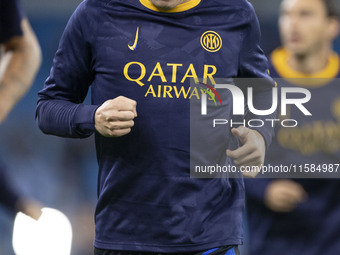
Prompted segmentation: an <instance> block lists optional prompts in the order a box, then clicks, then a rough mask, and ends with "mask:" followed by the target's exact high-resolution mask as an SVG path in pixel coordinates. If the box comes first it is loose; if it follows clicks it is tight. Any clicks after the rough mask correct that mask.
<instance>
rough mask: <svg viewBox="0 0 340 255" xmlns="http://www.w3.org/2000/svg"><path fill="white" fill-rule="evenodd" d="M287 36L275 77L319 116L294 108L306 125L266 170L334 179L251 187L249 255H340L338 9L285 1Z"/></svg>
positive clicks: (280, 137) (287, 133)
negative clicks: (305, 97) (306, 97)
mask: <svg viewBox="0 0 340 255" xmlns="http://www.w3.org/2000/svg"><path fill="white" fill-rule="evenodd" d="M279 29H280V35H281V39H282V44H283V47H281V48H278V49H276V50H275V51H274V52H273V53H272V55H271V63H272V68H271V74H272V75H273V77H278V78H283V79H284V81H282V82H281V85H282V86H285V87H288V86H291V87H304V88H306V89H308V90H309V91H310V92H311V100H310V101H309V102H308V104H307V105H306V107H307V108H308V110H309V111H310V112H311V114H312V116H302V114H301V112H299V109H297V108H294V107H290V109H289V111H288V112H289V113H288V114H289V115H288V118H292V119H296V120H298V122H299V124H298V126H297V127H295V128H283V127H278V128H277V130H276V139H274V140H273V143H272V144H271V145H270V147H269V150H268V153H267V155H266V160H265V164H270V165H272V166H273V165H288V166H289V165H291V164H292V165H296V166H298V167H299V166H302V168H305V167H306V169H308V168H310V166H311V167H312V166H313V165H312V164H314V170H313V169H311V171H310V172H309V174H307V175H308V176H307V175H306V174H305V175H302V176H301V175H300V177H313V174H314V177H317V176H319V177H325V176H320V171H319V170H317V169H318V168H319V169H320V168H321V167H322V166H327V168H328V169H325V171H329V173H328V177H330V178H331V179H318V180H316V179H305V178H303V179H292V178H290V179H287V178H280V179H258V180H247V181H246V193H247V202H248V218H249V224H248V225H249V254H250V255H252V254H254V255H255V254H256V255H257V254H262V255H272V254H276V255H280V254H291V255H295V254H296V255H297V254H299V255H304V254H306V255H307V254H308V255H314V254H315V255H317V254H328V255H333V254H340V244H339V239H340V217H339V215H340V204H339V202H338V200H339V197H340V181H339V180H338V179H335V178H334V179H332V176H333V177H336V176H338V175H337V174H336V169H335V168H336V167H337V166H336V165H335V164H339V162H340V136H339V123H340V118H339V117H340V114H339V113H340V87H339V85H340V84H339V80H338V79H337V78H339V64H340V62H339V56H338V54H337V53H335V52H334V51H333V50H332V42H333V41H334V39H335V38H336V37H337V35H338V32H339V22H338V13H337V11H336V5H335V3H334V2H333V1H332V0H283V1H282V3H281V8H280V16H279ZM291 78H298V79H291ZM318 78H322V79H318ZM283 117H284V116H283ZM286 117H287V116H286ZM305 164H307V165H306V166H305ZM333 168H334V169H333ZM299 169H300V168H298V170H299ZM311 172H313V173H311ZM281 177H282V176H281ZM253 181H254V182H253Z"/></svg>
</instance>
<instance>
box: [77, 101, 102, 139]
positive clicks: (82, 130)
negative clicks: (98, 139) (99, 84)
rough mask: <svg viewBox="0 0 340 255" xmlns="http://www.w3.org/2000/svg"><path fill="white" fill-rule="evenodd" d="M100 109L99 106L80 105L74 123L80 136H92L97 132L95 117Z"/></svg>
mask: <svg viewBox="0 0 340 255" xmlns="http://www.w3.org/2000/svg"><path fill="white" fill-rule="evenodd" d="M98 107H99V105H83V104H80V105H78V107H77V109H76V111H75V114H74V122H73V123H74V125H75V130H77V133H78V134H79V135H85V136H90V135H91V134H92V133H94V132H95V131H96V129H95V120H94V115H95V113H96V110H97V109H98Z"/></svg>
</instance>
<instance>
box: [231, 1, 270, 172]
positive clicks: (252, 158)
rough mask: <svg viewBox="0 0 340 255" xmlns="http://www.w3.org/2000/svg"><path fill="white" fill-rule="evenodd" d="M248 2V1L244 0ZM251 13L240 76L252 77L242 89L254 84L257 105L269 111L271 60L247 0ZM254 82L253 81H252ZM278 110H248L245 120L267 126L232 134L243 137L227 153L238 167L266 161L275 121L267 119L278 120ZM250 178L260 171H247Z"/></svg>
mask: <svg viewBox="0 0 340 255" xmlns="http://www.w3.org/2000/svg"><path fill="white" fill-rule="evenodd" d="M244 2H247V1H244ZM246 4H247V5H248V6H247V8H246V9H247V11H248V12H249V15H247V17H248V21H247V29H246V30H245V32H244V38H243V43H242V47H241V52H240V58H239V59H240V62H239V77H240V78H252V79H251V80H250V79H249V81H248V80H247V79H245V80H242V81H241V82H240V84H241V85H240V86H241V88H242V89H243V90H244V94H246V91H247V87H248V86H252V87H253V102H254V107H255V108H256V109H258V110H267V109H270V108H271V105H272V88H273V87H274V86H275V82H274V81H273V80H272V78H271V77H270V76H269V74H268V61H267V58H266V57H265V55H264V53H263V51H262V49H261V47H260V37H261V33H260V26H259V22H258V19H257V17H256V14H255V11H254V9H253V7H252V6H251V5H250V4H249V3H248V2H247V3H246ZM250 81H251V82H250ZM275 116H276V113H273V114H271V115H264V116H258V115H254V114H252V113H251V112H250V111H249V110H248V111H246V115H245V120H246V121H247V120H250V119H260V120H262V121H263V123H264V125H263V126H262V127H258V128H248V127H242V126H241V127H238V128H234V129H232V134H233V135H235V136H236V137H238V138H239V140H240V142H241V144H242V145H241V147H239V148H238V149H236V150H234V151H231V150H227V155H228V156H229V157H231V158H232V159H234V162H235V164H236V165H237V166H239V167H242V166H257V167H261V166H262V165H263V163H264V158H265V152H266V148H267V147H268V146H269V145H270V143H271V140H272V137H273V135H274V128H273V127H272V123H271V122H268V121H266V119H274V118H275ZM244 175H245V176H247V177H255V176H256V173H255V172H252V173H244Z"/></svg>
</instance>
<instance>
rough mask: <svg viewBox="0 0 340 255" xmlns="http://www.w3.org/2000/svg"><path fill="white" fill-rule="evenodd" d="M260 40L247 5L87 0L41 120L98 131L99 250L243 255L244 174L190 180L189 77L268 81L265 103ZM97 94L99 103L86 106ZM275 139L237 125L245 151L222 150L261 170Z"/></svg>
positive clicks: (59, 129) (49, 86)
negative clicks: (239, 252) (239, 248)
mask: <svg viewBox="0 0 340 255" xmlns="http://www.w3.org/2000/svg"><path fill="white" fill-rule="evenodd" d="M259 34H260V32H259V25H258V21H257V18H256V16H255V12H254V10H253V8H252V6H251V5H250V4H249V3H248V1H245V0H231V1H222V0H218V1H209V0H150V1H149V0H140V1H137V0H125V1H118V0H114V1H109V0H101V1H98V0H86V1H84V2H82V3H81V4H80V6H79V7H78V8H77V10H76V11H75V12H74V14H73V15H72V17H71V19H70V21H69V22H68V25H67V27H66V29H65V31H64V34H63V36H62V38H61V41H60V44H59V48H58V50H57V52H56V55H55V58H54V62H53V66H52V69H51V73H50V76H49V77H48V79H47V81H46V83H45V86H44V88H43V90H41V91H40V92H39V101H38V106H37V121H38V124H39V127H40V128H41V130H42V131H43V132H45V133H47V134H53V135H58V136H62V137H74V138H84V137H88V136H90V135H91V134H93V133H95V138H96V149H97V157H98V162H99V176H98V203H97V207H96V212H95V221H96V236H95V242H94V246H95V254H97V255H103V254H115V255H117V254H124V255H129V254H167V253H172V254H182V253H183V254H184V253H185V254H235V252H237V246H238V245H239V244H241V243H242V236H243V234H242V210H243V207H244V187H243V179H240V178H238V179H236V178H235V179H222V178H220V179H218V178H215V179H194V178H192V179H191V178H190V171H189V167H190V166H189V159H190V142H189V140H190V127H189V119H190V111H189V98H190V97H193V98H194V97H195V96H192V94H191V96H190V93H191V92H190V90H189V89H190V79H193V80H196V81H198V79H199V78H203V80H204V79H205V80H206V82H209V83H210V84H213V83H214V79H215V78H218V77H219V78H232V77H251V78H265V79H267V80H268V83H267V84H266V85H264V86H259V87H256V88H254V89H255V90H256V98H257V97H261V98H263V99H262V100H257V101H259V107H267V106H268V105H269V104H271V102H268V98H269V99H271V97H270V95H271V89H272V87H273V82H272V81H271V80H270V78H269V76H268V72H267V68H268V66H267V60H266V58H265V57H264V54H263V52H262V50H261V49H260V47H259V39H260V38H259V37H260V35H259ZM90 87H91V96H92V105H84V104H83V103H82V102H83V100H84V98H85V96H86V94H87V92H88V89H89V88H90ZM255 100H256V99H255ZM269 101H270V100H269ZM228 105H229V102H228ZM265 109H267V108H265ZM228 110H230V111H231V108H229V109H228ZM226 114H228V113H226ZM272 133H273V129H272V127H270V126H265V127H263V128H257V129H249V128H247V127H244V126H240V127H238V128H234V129H232V130H230V129H229V130H228V132H227V135H228V137H227V138H228V139H229V138H231V136H236V137H238V138H239V139H240V141H241V143H242V146H240V147H239V148H237V149H231V148H229V150H227V149H228V148H225V150H224V151H223V154H224V155H225V154H226V153H227V155H228V157H229V158H230V159H233V160H235V164H236V165H238V166H244V165H260V164H261V162H263V158H264V153H265V146H266V145H269V144H270V142H271V136H272ZM221 142H222V141H221ZM226 150H227V151H226Z"/></svg>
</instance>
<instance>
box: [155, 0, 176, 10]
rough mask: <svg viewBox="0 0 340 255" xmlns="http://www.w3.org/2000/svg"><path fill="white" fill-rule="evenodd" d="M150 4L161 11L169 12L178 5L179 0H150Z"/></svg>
mask: <svg viewBox="0 0 340 255" xmlns="http://www.w3.org/2000/svg"><path fill="white" fill-rule="evenodd" d="M150 2H151V3H152V4H153V5H154V6H156V7H157V8H159V9H163V10H171V9H173V8H175V7H176V6H177V5H178V4H179V3H180V1H179V0H150Z"/></svg>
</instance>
